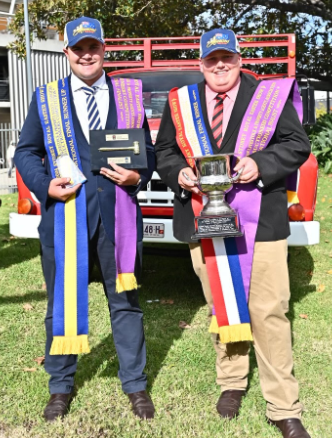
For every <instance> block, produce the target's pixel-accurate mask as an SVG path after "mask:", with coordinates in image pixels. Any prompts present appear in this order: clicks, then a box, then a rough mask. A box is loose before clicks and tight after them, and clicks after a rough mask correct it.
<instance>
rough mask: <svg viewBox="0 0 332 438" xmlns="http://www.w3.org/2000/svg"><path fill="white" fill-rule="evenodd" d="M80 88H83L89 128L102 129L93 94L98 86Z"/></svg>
mask: <svg viewBox="0 0 332 438" xmlns="http://www.w3.org/2000/svg"><path fill="white" fill-rule="evenodd" d="M81 90H83V91H84V93H85V94H86V105H87V111H88V121H89V129H90V130H92V129H102V128H101V121H100V115H99V111H98V107H97V102H96V99H95V94H96V92H97V90H98V87H82V88H81Z"/></svg>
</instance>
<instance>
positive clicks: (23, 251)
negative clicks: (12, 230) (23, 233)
mask: <svg viewBox="0 0 332 438" xmlns="http://www.w3.org/2000/svg"><path fill="white" fill-rule="evenodd" d="M9 236H10V234H9V226H8V224H5V225H0V237H1V240H0V269H6V268H8V267H10V266H12V265H17V264H19V263H22V262H24V261H26V260H31V259H33V258H35V257H36V256H38V255H39V254H40V244H39V240H37V239H12V240H10V239H9Z"/></svg>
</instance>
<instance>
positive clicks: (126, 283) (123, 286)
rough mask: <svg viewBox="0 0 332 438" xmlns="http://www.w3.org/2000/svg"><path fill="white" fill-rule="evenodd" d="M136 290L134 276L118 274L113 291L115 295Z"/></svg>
mask: <svg viewBox="0 0 332 438" xmlns="http://www.w3.org/2000/svg"><path fill="white" fill-rule="evenodd" d="M134 289H137V280H136V277H135V274H133V273H128V274H118V278H117V279H116V288H115V291H116V292H117V293H121V292H125V291H129V290H134Z"/></svg>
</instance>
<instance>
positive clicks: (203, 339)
mask: <svg viewBox="0 0 332 438" xmlns="http://www.w3.org/2000/svg"><path fill="white" fill-rule="evenodd" d="M1 198H2V201H3V202H2V207H1V208H0V268H1V270H0V438H5V437H6V438H7V437H8V438H16V437H33V438H37V437H38V438H39V437H42V438H48V437H49V438H51V437H52V438H54V437H58V438H61V437H66V438H67V437H77V436H79V437H82V438H106V437H119V438H122V437H124V438H127V437H128V438H129V437H135V438H140V437H142V438H158V437H163V438H173V437H174V438H187V437H199V438H205V437H206V438H211V437H222V438H230V437H232V438H233V437H241V438H243V437H249V438H254V437H255V438H256V437H258V438H277V437H280V436H281V435H280V434H279V433H278V431H277V430H276V429H275V428H272V427H270V426H268V425H267V424H266V422H265V401H264V399H263V398H262V395H261V390H260V386H259V379H258V371H257V365H256V362H255V359H254V357H253V355H252V360H251V362H252V363H251V365H252V367H251V374H250V384H249V390H248V394H247V396H246V398H245V400H244V403H243V407H242V409H241V414H240V416H239V418H238V420H236V421H232V422H227V421H223V420H221V419H220V418H219V416H218V414H217V412H216V409H215V404H216V401H217V399H218V397H219V393H220V391H219V388H218V387H217V385H216V383H215V369H214V362H215V353H214V349H213V347H212V344H211V341H210V336H209V334H208V333H207V306H206V305H205V303H204V298H203V295H202V292H201V289H200V285H199V282H198V280H197V278H196V277H195V274H194V273H193V270H192V267H191V262H190V257H189V252H188V250H187V248H186V246H179V247H177V248H179V249H181V252H180V254H179V256H176V254H174V246H173V250H172V253H171V257H167V256H164V255H156V254H150V255H149V254H146V255H145V256H144V272H143V285H142V288H141V292H140V301H141V306H142V308H143V310H144V315H145V317H144V322H145V331H146V340H147V349H148V358H147V367H146V372H147V374H148V390H149V391H150V393H151V396H152V398H153V401H154V403H155V406H156V412H157V413H156V417H155V419H154V420H153V421H151V422H142V421H139V420H138V419H136V418H135V417H134V416H133V414H132V413H131V411H130V405H129V402H128V400H127V397H126V396H125V395H124V394H123V393H122V391H121V385H120V382H119V380H118V378H117V369H118V361H117V356H116V352H115V348H114V344H113V341H112V335H111V333H110V325H109V315H108V310H107V304H106V300H105V298H104V294H103V290H102V286H101V284H100V283H99V282H97V281H96V282H93V283H92V284H91V285H90V346H91V347H92V351H91V354H89V355H83V356H80V358H79V362H78V372H77V375H76V380H75V382H76V390H77V394H76V396H75V398H74V400H73V402H72V404H71V411H70V414H69V415H68V416H67V417H66V418H65V419H64V421H63V422H61V421H58V422H56V423H54V424H51V425H47V424H45V423H44V421H43V419H42V412H43V409H44V407H45V404H46V403H47V401H48V397H49V395H48V387H47V382H48V376H47V374H46V372H45V371H44V368H43V366H42V365H39V364H38V362H36V361H35V360H37V358H38V357H41V356H43V355H44V340H45V334H44V321H43V320H44V314H45V310H46V292H45V290H44V288H43V276H42V271H41V266H40V258H39V242H38V241H36V240H28V239H27V240H25V239H16V238H10V235H9V228H8V215H9V212H10V211H15V206H16V195H6V196H1ZM317 199H318V204H317V211H316V219H318V220H320V222H321V243H320V245H318V246H315V247H308V248H302V247H301V248H290V265H289V267H290V278H291V290H292V300H291V305H290V312H289V318H290V319H291V322H292V329H293V337H294V360H295V370H294V372H295V375H296V377H297V379H298V381H299V383H300V395H301V401H302V402H303V404H304V406H305V412H304V415H303V421H304V424H305V425H306V426H307V428H308V430H309V432H310V434H311V436H312V438H331V437H332V419H331V410H332V312H331V308H332V220H331V218H332V178H331V177H327V176H324V175H322V176H321V178H320V180H319V189H318V198H317ZM156 300H159V301H156ZM161 300H163V301H161ZM151 301H152V302H151ZM180 321H185V322H186V323H187V325H188V326H189V327H188V328H186V329H182V328H180V327H179V322H180Z"/></svg>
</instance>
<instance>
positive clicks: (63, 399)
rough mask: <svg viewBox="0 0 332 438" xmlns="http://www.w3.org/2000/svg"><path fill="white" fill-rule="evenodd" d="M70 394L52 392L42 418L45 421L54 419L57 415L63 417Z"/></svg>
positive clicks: (66, 410) (67, 406)
mask: <svg viewBox="0 0 332 438" xmlns="http://www.w3.org/2000/svg"><path fill="white" fill-rule="evenodd" d="M70 399H71V394H52V395H51V398H50V400H49V402H48V403H47V406H46V408H45V409H44V418H45V420H46V421H54V420H56V419H57V418H58V417H60V418H63V417H64V416H65V415H66V413H67V412H68V408H69V405H70Z"/></svg>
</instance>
